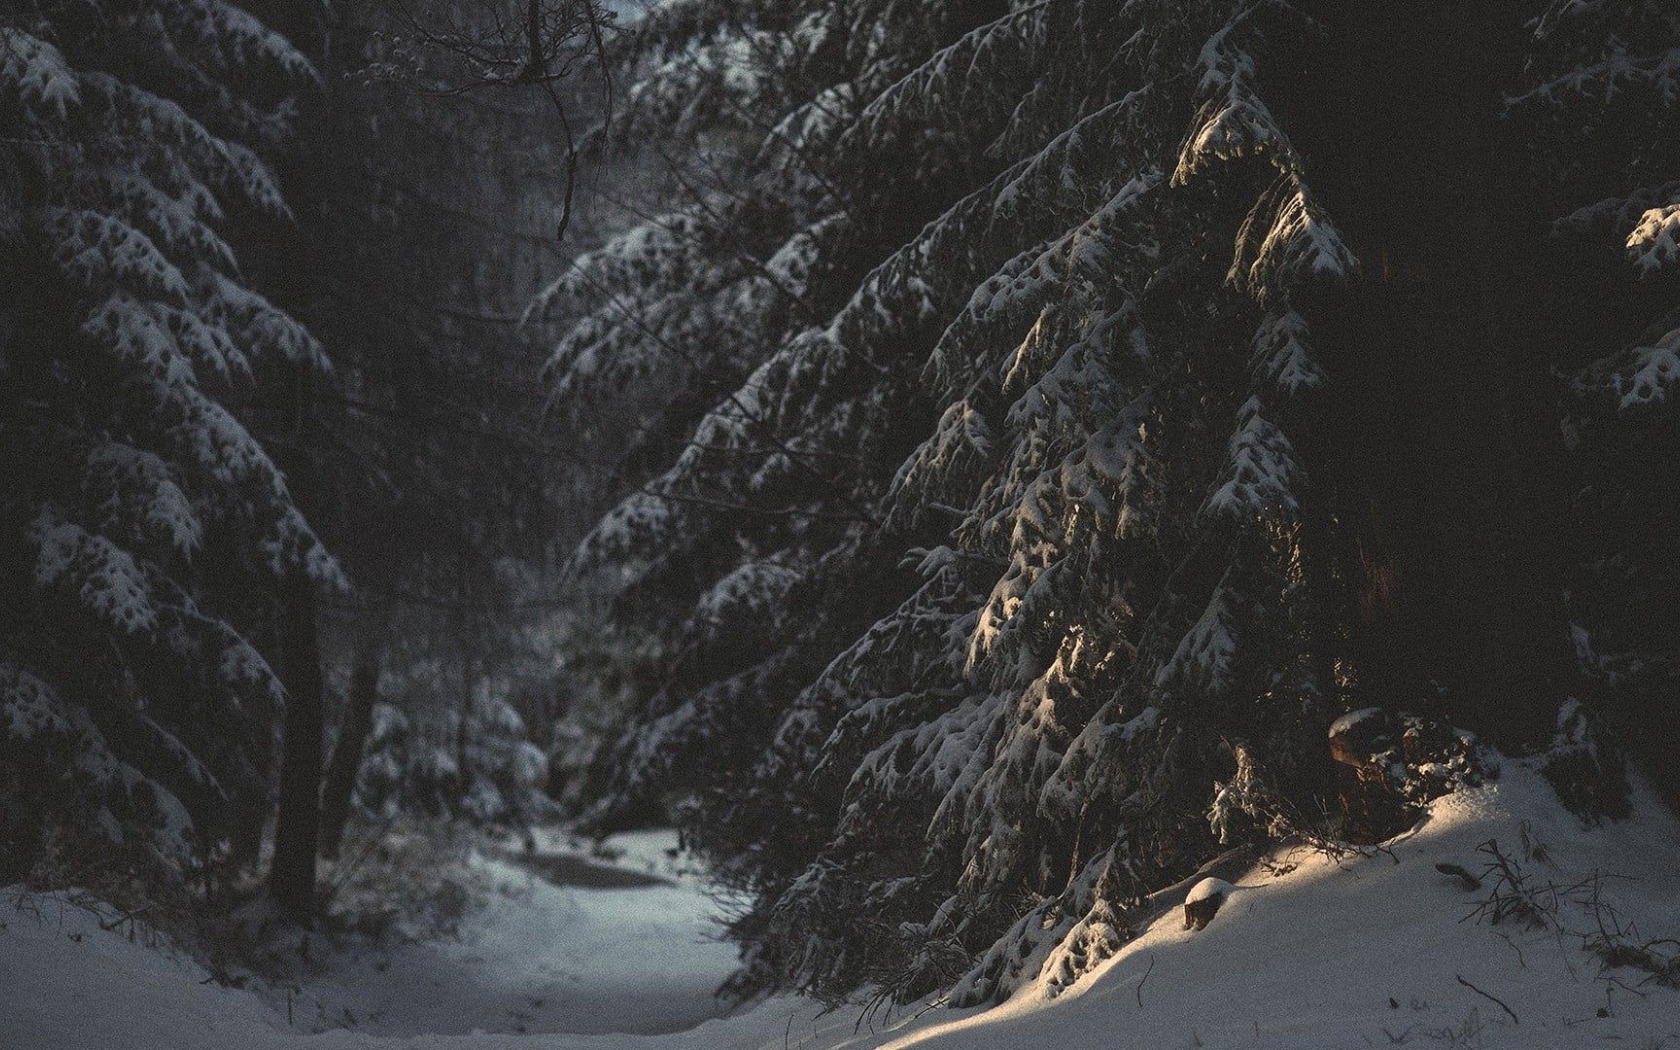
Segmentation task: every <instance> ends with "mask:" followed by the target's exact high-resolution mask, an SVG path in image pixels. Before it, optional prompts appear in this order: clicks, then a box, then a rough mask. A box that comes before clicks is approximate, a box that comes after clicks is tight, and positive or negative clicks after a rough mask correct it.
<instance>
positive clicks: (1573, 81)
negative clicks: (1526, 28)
mask: <svg viewBox="0 0 1680 1050" xmlns="http://www.w3.org/2000/svg"><path fill="white" fill-rule="evenodd" d="M1535 40H1536V47H1535V50H1534V54H1533V57H1532V59H1531V61H1530V63H1529V67H1528V70H1527V76H1526V77H1525V82H1524V83H1523V84H1522V85H1521V86H1520V88H1519V89H1518V90H1516V91H1514V92H1513V93H1512V98H1511V100H1510V113H1511V119H1512V120H1513V121H1514V122H1518V123H1519V124H1520V125H1521V126H1522V127H1524V128H1525V129H1529V130H1531V133H1532V135H1533V152H1532V154H1531V156H1532V160H1533V163H1534V166H1535V169H1536V170H1537V171H1538V172H1540V173H1541V174H1542V178H1543V179H1544V183H1543V186H1544V189H1545V195H1544V196H1543V197H1542V198H1541V200H1542V201H1543V202H1544V206H1545V210H1544V212H1543V213H1542V215H1541V218H1543V219H1545V220H1547V221H1550V222H1551V223H1552V227H1551V231H1550V232H1551V233H1552V238H1553V241H1554V244H1555V247H1554V249H1553V253H1552V255H1553V258H1554V259H1555V262H1554V265H1555V266H1556V267H1557V268H1558V270H1559V271H1560V272H1561V275H1562V279H1560V280H1559V281H1557V282H1556V286H1557V287H1558V288H1560V289H1562V290H1563V298H1562V302H1561V303H1560V304H1559V308H1558V309H1557V310H1556V311H1555V312H1554V316H1553V318H1551V319H1552V320H1553V322H1554V323H1555V324H1556V326H1557V327H1556V331H1557V332H1558V333H1559V335H1558V336H1557V338H1558V341H1559V343H1560V344H1561V352H1560V354H1559V355H1558V357H1559V364H1560V365H1561V366H1562V367H1564V368H1567V369H1569V370H1570V371H1571V373H1572V374H1573V376H1574V382H1573V383H1572V389H1571V391H1570V393H1571V397H1570V401H1569V408H1570V413H1569V418H1568V419H1566V421H1565V426H1566V428H1567V429H1568V433H1569V436H1570V442H1571V445H1572V447H1573V448H1574V450H1575V451H1576V452H1577V454H1578V455H1577V461H1578V472H1577V473H1576V474H1575V475H1574V480H1575V482H1576V485H1575V488H1574V490H1573V492H1572V496H1573V498H1572V501H1571V509H1572V511H1573V513H1574V515H1575V521H1576V523H1577V528H1576V535H1578V536H1579V537H1581V541H1582V542H1581V548H1582V549H1581V550H1580V551H1579V555H1580V557H1581V561H1582V564H1581V566H1580V572H1579V574H1578V576H1577V577H1576V578H1575V579H1573V580H1572V581H1571V583H1572V585H1573V586H1572V592H1571V593H1572V597H1573V607H1572V612H1573V615H1574V619H1575V623H1576V630H1577V632H1578V637H1579V640H1580V642H1581V648H1582V652H1583V659H1584V661H1585V662H1586V663H1587V664H1588V666H1589V667H1590V668H1591V669H1592V670H1593V672H1594V673H1595V675H1596V676H1597V677H1598V678H1599V679H1600V680H1601V681H1602V682H1603V683H1604V685H1605V687H1606V688H1607V690H1608V691H1609V692H1610V694H1611V697H1612V702H1611V704H1609V705H1608V707H1609V709H1610V711H1611V712H1612V713H1613V714H1614V715H1615V717H1616V720H1617V721H1618V722H1619V723H1620V724H1621V726H1622V728H1623V730H1624V731H1623V732H1622V733H1621V734H1620V735H1621V738H1622V739H1623V740H1624V741H1625V742H1626V743H1627V745H1628V746H1629V747H1630V749H1632V750H1634V751H1635V752H1637V753H1640V754H1643V755H1644V756H1645V757H1646V758H1647V759H1648V760H1649V761H1648V768H1650V769H1651V770H1653V771H1655V772H1658V773H1659V774H1660V780H1661V782H1662V783H1663V784H1664V785H1665V786H1666V787H1667V788H1668V790H1669V791H1670V792H1680V782H1677V781H1676V780H1675V778H1674V776H1673V769H1674V766H1673V763H1672V761H1671V760H1670V759H1669V757H1668V756H1667V755H1665V754H1663V748H1664V744H1663V741H1664V739H1665V737H1664V735H1663V734H1662V733H1660V732H1653V731H1652V730H1653V728H1654V727H1656V726H1660V725H1665V724H1669V723H1671V722H1672V719H1673V717H1674V707H1673V701H1672V697H1673V696H1674V695H1675V686H1676V684H1677V681H1680V650H1677V649H1676V639H1680V619H1677V616H1676V608H1675V604H1674V600H1673V599H1674V595H1675V594H1677V593H1680V558H1677V557H1676V554H1675V551H1674V547H1673V544H1672V543H1670V542H1669V540H1668V536H1667V532H1668V530H1667V529H1666V528H1665V527H1664V524H1665V523H1669V522H1673V521H1675V520H1677V519H1680V473H1677V466H1676V465H1677V463H1680V459H1677V453H1680V444H1677V442H1676V438H1677V435H1680V428H1677V427H1676V418H1677V417H1676V399H1675V393H1676V386H1675V384H1676V383H1677V382H1680V248H1677V245H1680V138H1677V137H1676V134H1675V132H1676V130H1677V129H1680V11H1676V10H1674V9H1673V7H1672V5H1669V4H1664V3H1660V2H1658V0H1649V2H1644V3H1626V4H1612V3H1604V2H1599V0H1594V2H1582V3H1561V2H1560V3H1556V4H1553V5H1552V6H1551V7H1550V8H1548V9H1547V11H1546V12H1545V14H1544V15H1543V16H1542V17H1541V18H1540V19H1539V20H1538V22H1537V23H1536V26H1535ZM1563 728H1566V727H1560V730H1561V729H1563Z"/></svg>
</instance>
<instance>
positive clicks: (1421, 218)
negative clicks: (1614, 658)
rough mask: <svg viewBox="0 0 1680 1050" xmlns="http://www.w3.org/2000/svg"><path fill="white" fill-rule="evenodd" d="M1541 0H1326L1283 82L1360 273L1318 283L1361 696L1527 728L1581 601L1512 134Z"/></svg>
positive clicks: (1483, 723)
mask: <svg viewBox="0 0 1680 1050" xmlns="http://www.w3.org/2000/svg"><path fill="white" fill-rule="evenodd" d="M1533 6H1534V5H1533V4H1528V3H1513V4H1475V3H1462V2H1458V0H1352V2H1350V0H1334V2H1332V0H1321V2H1319V3H1315V4H1311V5H1310V7H1311V9H1312V13H1313V14H1314V15H1315V16H1317V17H1319V18H1320V19H1322V21H1323V24H1324V26H1325V34H1324V36H1323V37H1321V38H1320V39H1319V41H1318V42H1317V45H1316V50H1315V51H1314V53H1312V54H1310V55H1307V56H1304V59H1305V63H1306V71H1305V72H1304V73H1302V72H1299V70H1291V71H1290V75H1289V80H1290V81H1291V83H1290V84H1288V85H1280V86H1281V87H1282V92H1283V95H1282V97H1283V98H1284V99H1286V100H1287V101H1285V102H1284V103H1283V105H1285V106H1286V107H1288V108H1289V109H1290V111H1291V112H1289V113H1288V114H1286V116H1287V119H1288V122H1289V126H1290V127H1292V128H1298V129H1299V131H1298V132H1297V142H1298V145H1300V146H1301V147H1302V150H1303V152H1304V153H1305V155H1306V156H1307V157H1308V161H1309V164H1310V167H1309V170H1308V177H1309V181H1310V182H1311V184H1312V185H1313V186H1314V187H1315V189H1316V190H1317V192H1318V193H1319V195H1320V197H1321V199H1322V200H1323V202H1324V203H1325V204H1326V205H1327V207H1328V209H1329V211H1330V214H1331V215H1332V217H1333V218H1334V219H1335V221H1336V222H1337V223H1338V224H1339V225H1340V226H1341V228H1342V229H1343V232H1344V234H1346V236H1347V237H1348V240H1349V242H1350V244H1351V245H1352V247H1353V249H1354V251H1355V253H1356V254H1358V255H1359V257H1360V259H1361V260H1362V262H1363V264H1364V272H1363V274H1362V275H1361V277H1360V279H1359V282H1358V285H1357V286H1356V287H1355V288H1354V289H1352V291H1351V294H1348V295H1346V296H1343V297H1340V298H1339V299H1338V300H1337V301H1336V302H1332V303H1325V304H1314V306H1315V307H1317V309H1315V311H1314V312H1315V318H1316V320H1317V322H1318V324H1317V330H1318V332H1319V337H1320V341H1321V343H1323V344H1324V350H1325V352H1326V357H1327V359H1328V361H1329V365H1330V370H1331V374H1332V379H1333V382H1334V383H1335V392H1334V394H1333V395H1332V397H1331V399H1330V400H1331V404H1330V405H1329V406H1328V408H1327V411H1328V413H1329V418H1328V420H1327V424H1328V426H1327V429H1326V433H1325V439H1324V440H1323V441H1321V442H1320V443H1319V445H1318V446H1317V448H1318V452H1319V461H1318V462H1317V463H1309V472H1310V473H1314V474H1315V475H1316V476H1317V477H1318V478H1319V479H1320V480H1321V481H1322V482H1325V483H1328V484H1329V485H1331V486H1332V487H1333V488H1334V495H1333V497H1332V498H1333V500H1334V502H1335V507H1336V517H1337V519H1338V521H1339V523H1340V525H1341V527H1342V532H1343V536H1344V546H1343V550H1342V556H1341V560H1342V563H1343V565H1344V575H1345V577H1346V578H1347V579H1348V580H1349V581H1350V582H1351V583H1352V585H1353V589H1354V591H1355V598H1356V600H1355V602H1354V605H1355V610H1354V612H1355V616H1354V619H1355V623H1354V631H1353V633H1352V637H1351V638H1350V642H1349V644H1350V650H1351V652H1350V655H1351V656H1352V657H1353V662H1354V665H1355V667H1356V668H1357V671H1358V674H1359V686H1358V688H1359V691H1360V693H1361V694H1362V695H1363V698H1364V699H1366V701H1367V702H1371V703H1377V704H1380V705H1384V706H1392V707H1404V708H1412V709H1422V710H1425V711H1430V710H1431V709H1432V708H1433V709H1434V710H1433V712H1432V713H1434V714H1435V715H1436V716H1437V717H1440V718H1443V719H1444V720H1450V721H1457V722H1459V723H1461V724H1468V725H1470V726H1472V727H1474V728H1478V729H1481V730H1483V731H1485V732H1489V733H1491V734H1493V735H1494V736H1495V737H1497V738H1499V739H1501V740H1503V741H1505V742H1507V743H1512V744H1523V743H1533V742H1536V741H1538V740H1539V739H1541V738H1543V736H1544V735H1545V733H1546V732H1548V731H1549V729H1550V725H1551V720H1552V716H1553V714H1554V713H1555V711H1556V709H1557V706H1558V704H1559V703H1560V702H1561V701H1563V700H1564V699H1565V698H1566V697H1567V696H1569V695H1574V694H1578V693H1579V692H1580V691H1581V688H1582V684H1581V679H1580V675H1579V671H1578V669H1577V667H1576V662H1575V658H1574V651H1573V644H1572V641H1571V638H1570V633H1569V628H1568V621H1567V616H1566V613H1565V607H1564V579H1565V577H1564V571H1565V566H1566V564H1567V559H1566V557H1565V552H1564V549H1563V548H1564V537H1565V536H1566V528H1565V525H1566V522H1565V518H1564V515H1565V510H1566V506H1567V500H1566V499H1565V498H1563V495H1562V491H1561V488H1560V479H1562V478H1563V477H1564V476H1565V472H1564V470H1563V469H1562V467H1563V448H1562V443H1561V438H1560V435H1559V431H1558V429H1557V427H1556V425H1555V418H1556V409H1555V406H1554V404H1553V402H1552V400H1551V399H1552V394H1553V391H1552V388H1551V379H1550V377H1549V374H1548V371H1547V355H1546V353H1545V352H1544V350H1543V348H1542V347H1541V345H1540V343H1539V340H1541V339H1542V337H1543V334H1544V333H1543V331H1542V326H1543V325H1544V319H1543V309H1544V305H1545V301H1546V299H1547V296H1546V295H1545V291H1544V279H1543V274H1542V273H1541V270H1540V268H1539V266H1538V265H1537V264H1535V263H1533V262H1530V261H1529V260H1537V259H1539V258H1541V257H1542V253H1541V252H1540V250H1539V244H1540V242H1541V239H1542V238H1543V236H1544V232H1545V231H1544V228H1543V225H1542V224H1541V223H1539V222H1537V221H1536V219H1535V217H1534V216H1533V215H1532V214H1529V212H1531V211H1532V207H1531V205H1532V203H1533V201H1532V195H1531V193H1529V192H1527V191H1526V187H1525V185H1524V183H1525V176H1524V174H1523V158H1522V156H1521V153H1520V151H1517V150H1514V149H1505V148H1502V144H1501V142H1502V127H1501V123H1500V112H1501V97H1502V92H1503V91H1504V90H1505V89H1506V88H1508V87H1509V86H1510V85H1512V84H1514V83H1516V80H1517V76H1518V74H1519V73H1520V69H1521V61H1522V39H1523V37H1522V27H1523V23H1524V21H1526V19H1527V18H1528V17H1530V16H1531V15H1532V14H1534V13H1535V12H1533V11H1531V10H1527V9H1528V8H1532V7H1533Z"/></svg>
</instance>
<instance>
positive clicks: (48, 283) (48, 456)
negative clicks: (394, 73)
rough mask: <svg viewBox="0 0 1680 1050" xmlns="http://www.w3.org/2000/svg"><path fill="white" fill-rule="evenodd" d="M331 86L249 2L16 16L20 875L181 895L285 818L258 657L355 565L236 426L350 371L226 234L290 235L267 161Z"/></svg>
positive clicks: (7, 677)
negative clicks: (287, 597)
mask: <svg viewBox="0 0 1680 1050" xmlns="http://www.w3.org/2000/svg"><path fill="white" fill-rule="evenodd" d="M313 78H314V73H313V71H312V69H311V67H310V64H309V63H308V62H307V61H306V59H305V58H304V57H303V56H302V55H301V54H300V53H299V52H298V51H297V50H296V49H294V48H293V47H292V46H291V45H290V44H288V43H287V41H286V40H285V39H284V38H282V37H281V36H279V35H278V34H276V33H274V32H272V31H271V30H269V29H267V28H266V27H265V26H264V25H263V24H262V23H260V22H259V21H257V20H256V19H255V18H253V17H252V16H251V15H250V14H248V13H247V12H245V11H244V10H242V9H240V8H239V7H236V6H234V5H232V4H229V3H225V2H223V0H156V2H147V3H129V2H124V0H111V2H101V3H92V4H63V3H55V2H41V3H37V2H33V0H11V2H7V3H5V4H4V5H0V85H3V87H0V240H3V242H4V250H3V251H0V258H3V259H4V260H5V262H4V269H5V272H4V275H3V277H0V280H3V281H4V283H5V285H6V287H7V289H8V293H9V294H8V295H7V297H6V300H5V303H4V305H3V307H0V374H3V375H4V385H3V393H0V434H3V435H4V436H3V442H0V443H3V445H4V448H5V453H4V455H5V462H6V468H5V475H6V479H7V482H6V486H5V491H4V493H0V536H3V539H0V579H3V580H4V584H3V588H0V589H3V590H4V592H5V593H6V595H7V601H6V603H5V607H4V609H0V854H3V855H4V857H5V866H6V869H7V870H8V871H10V872H12V874H13V875H16V874H18V873H19V872H20V871H23V870H27V869H28V868H29V867H30V866H31V865H33V864H36V863H38V862H42V861H46V862H67V861H69V860H72V859H77V860H87V859H90V858H91V857H92V854H90V853H88V852H87V851H88V850H89V849H90V848H97V849H99V850H101V851H107V852H105V859H107V860H109V859H110V855H109V853H108V849H109V846H108V844H109V843H119V844H121V845H122V846H123V847H124V850H123V852H122V854H121V856H123V857H126V858H128V860H129V862H130V863H132V864H133V865H135V867H136V868H138V869H140V870H142V871H144V872H147V873H150V874H157V873H159V872H165V873H166V872H168V871H169V870H171V868H172V865H175V864H177V863H178V862H180V861H181V860H183V859H187V858H190V857H194V856H197V857H203V856H206V855H207V854H208V853H209V852H210V851H211V850H212V849H213V848H214V847H215V845H216V844H217V843H218V842H219V841H221V840H223V839H224V838H225V837H226V836H227V835H229V834H230V832H231V831H232V829H233V827H234V825H235V824H236V823H239V822H238V821H235V819H234V817H235V815H236V814H242V815H248V814H249V813H250V812H252V811H254V812H256V813H257V814H261V813H262V812H263V811H264V810H265V809H266V807H267V806H268V804H269V791H270V785H269V768H268V767H269V762H270V757H271V754H272V750H271V748H272V744H271V733H272V731H273V727H274V724H275V723H274V718H275V712H276V710H277V709H278V707H279V706H280V705H281V704H282V703H283V702H284V700H285V693H284V690H283V688H282V687H281V685H280V682H279V679H278V678H277V677H276V675H275V673H274V671H273V670H272V669H271V667H270V665H269V663H268V662H267V661H266V660H265V659H264V658H263V656H261V655H259V653H258V650H257V648H255V647H253V644H252V641H251V640H249V638H248V635H249V634H250V631H251V629H252V628H253V627H257V626H260V625H262V624H264V623H267V622H270V621H271V619H272V614H271V611H270V610H269V609H268V608H267V605H268V604H269V603H271V602H272V601H273V598H274V596H275V594H276V590H277V581H278V579H279V578H280V577H281V576H284V575H287V574H291V575H293V576H299V575H301V576H303V577H306V578H307V579H309V580H311V581H314V582H315V583H317V584H319V583H324V582H329V581H333V580H335V579H336V577H337V569H336V567H335V565H334V563H333V561H332V559H331V558H330V557H329V556H328V555H327V554H326V552H325V551H324V550H323V549H322V547H321V545H320V544H319V543H318V542H317V540H316V538H315V536H314V534H313V533H312V532H311V530H310V528H309V526H308V525H307V524H306V523H305V522H304V519H303V517H302V516H301V515H300V514H299V512H298V510H297V508H296V507H295V506H294V505H293V501H292V498H291V496H290V495H289V493H288V490H287V486H286V483H285V481H284V480H283V478H282V477H281V474H280V472H279V471H278V470H277V469H276V468H275V466H274V464H273V462H272V461H271V460H270V458H269V456H268V454H267V453H266V452H265V451H264V449H263V448H262V447H261V446H260V445H259V443H258V442H257V441H256V440H255V439H253V437H252V435H251V434H250V433H249V432H248V431H247V430H246V428H245V427H244V426H243V425H242V424H241V423H240V421H239V419H238V417H237V416H236V414H235V413H236V412H237V411H238V407H239V405H240V404H241V403H242V402H243V401H245V400H246V399H248V398H249V397H250V395H251V394H252V391H253V388H254V383H255V377H257V376H259V375H271V374H285V373H286V372H291V373H294V374H305V373H311V372H321V371H324V370H325V369H326V368H327V362H326V359H325V357H324V355H323V353H322V350H321V348H320V346H319V345H318V344H317V343H316V341H315V340H314V339H313V338H312V337H311V336H310V335H309V333H308V332H307V331H306V330H305V329H304V328H302V327H301V326H300V325H298V324H297V323H296V322H294V321H293V320H292V319H291V318H289V317H287V316H286V315H285V314H284V313H282V312H281V311H280V310H278V309H276V308H275V307H274V306H273V305H271V304H270V303H269V302H268V301H267V300H266V299H265V298H264V297H263V296H262V295H260V294H258V293H257V292H256V291H255V290H253V289H252V288H251V287H250V285H249V284H248V283H247V281H246V280H245V279H244V278H243V277H242V276H241V274H240V270H239V267H238V264H237V262H236V260H235V252H234V248H233V246H232V245H231V244H230V243H229V240H228V239H227V238H228V236H229V235H230V234H229V231H233V230H237V229H241V228H256V227H258V225H259V224H263V223H271V222H275V221H284V220H286V219H288V218H289V216H288V213H287V209H286V205H285V203H284V202H283V200H282V199H281V195H280V192H279V189H278V188H277V185H276V183H275V181H274V178H273V176H272V175H271V174H270V171H269V169H268V167H267V166H266V164H265V162H264V161H263V160H262V159H261V155H262V154H263V153H264V152H267V151H270V150H272V149H274V148H275V147H276V146H277V145H279V144H280V142H281V141H282V140H283V139H284V137H285V135H286V133H287V124H288V119H289V115H290V113H291V110H292V106H291V102H290V98H291V97H292V96H293V95H294V93H295V92H297V91H298V90H300V89H307V88H308V87H309V85H310V84H311V82H312V80H313ZM243 823H246V824H249V823H250V821H249V820H248V819H247V820H245V821H243ZM259 826H260V820H259Z"/></svg>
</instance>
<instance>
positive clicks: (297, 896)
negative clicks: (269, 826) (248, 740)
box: [268, 569, 323, 920]
mask: <svg viewBox="0 0 1680 1050" xmlns="http://www.w3.org/2000/svg"><path fill="white" fill-rule="evenodd" d="M282 602H283V605H282V612H281V625H280V635H281V648H282V651H281V660H282V663H281V669H282V673H283V674H284V676H285V682H286V722H285V738H284V741H283V743H282V745H281V756H280V810H279V815H278V817H277V818H276V821H275V827H274V859H273V861H272V863H271V866H270V867H269V872H268V890H269V894H270V895H271V896H272V897H273V899H274V903H275V904H276V905H277V906H278V907H279V908H280V910H281V912H282V913H283V914H285V915H286V916H288V917H289V918H292V919H297V920H303V919H307V918H309V917H310V916H311V915H312V914H313V912H314V910H315V855H316V850H317V847H318V845H319V840H320V832H321V807H320V798H321V765H322V750H323V741H322V729H323V710H322V708H323V705H322V696H321V693H322V689H323V682H322V678H321V646H320V637H319V634H318V625H317V623H316V601H315V583H314V581H312V580H310V579H309V577H308V576H307V575H306V574H305V573H304V572H303V571H302V569H294V570H292V572H291V573H290V574H289V575H288V576H287V578H286V585H285V589H284V596H283V599H282Z"/></svg>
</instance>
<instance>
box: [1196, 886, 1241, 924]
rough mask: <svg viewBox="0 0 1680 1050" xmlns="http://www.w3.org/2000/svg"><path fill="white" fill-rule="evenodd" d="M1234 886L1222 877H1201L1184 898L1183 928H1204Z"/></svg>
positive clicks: (1233, 889) (1234, 888)
mask: <svg viewBox="0 0 1680 1050" xmlns="http://www.w3.org/2000/svg"><path fill="white" fill-rule="evenodd" d="M1235 890H1236V887H1235V886H1233V885H1231V884H1230V883H1229V882H1226V881H1225V880H1224V879H1203V880H1202V881H1201V882H1198V883H1196V885H1195V887H1194V888H1193V889H1191V891H1190V893H1189V895H1188V896H1186V897H1185V898H1184V928H1185V929H1187V930H1205V929H1207V924H1208V923H1210V922H1212V921H1213V917H1214V916H1215V915H1217V914H1218V913H1219V909H1220V907H1221V906H1222V905H1223V904H1224V903H1225V900H1226V898H1228V897H1229V896H1230V895H1231V894H1232V893H1233V892H1234V891H1235Z"/></svg>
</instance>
